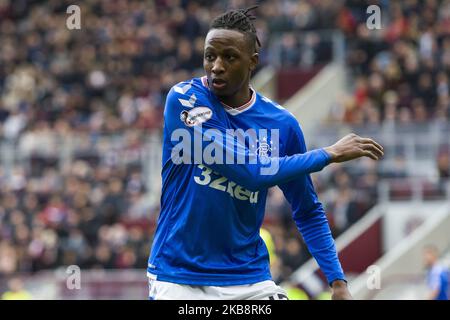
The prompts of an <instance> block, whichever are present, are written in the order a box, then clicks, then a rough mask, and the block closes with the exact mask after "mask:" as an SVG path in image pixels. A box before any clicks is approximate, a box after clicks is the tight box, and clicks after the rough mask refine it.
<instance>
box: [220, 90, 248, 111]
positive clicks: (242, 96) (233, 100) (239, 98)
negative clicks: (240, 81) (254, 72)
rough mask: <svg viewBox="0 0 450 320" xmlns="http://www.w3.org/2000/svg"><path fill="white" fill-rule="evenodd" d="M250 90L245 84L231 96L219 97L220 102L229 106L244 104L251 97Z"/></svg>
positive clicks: (235, 106) (237, 106) (236, 106)
mask: <svg viewBox="0 0 450 320" xmlns="http://www.w3.org/2000/svg"><path fill="white" fill-rule="evenodd" d="M252 94H253V92H252V90H251V89H250V86H248V85H247V86H245V87H244V88H243V89H242V90H239V91H238V92H236V93H235V94H234V95H232V96H228V97H219V100H220V102H222V103H224V104H226V105H227V106H229V107H231V108H239V107H240V106H242V105H244V104H246V103H247V102H249V101H250V99H251V98H252Z"/></svg>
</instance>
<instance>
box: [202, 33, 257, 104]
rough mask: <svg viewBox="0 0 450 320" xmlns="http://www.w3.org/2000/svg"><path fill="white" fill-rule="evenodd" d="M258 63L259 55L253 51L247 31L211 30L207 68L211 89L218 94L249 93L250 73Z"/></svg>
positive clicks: (206, 49)
mask: <svg viewBox="0 0 450 320" xmlns="http://www.w3.org/2000/svg"><path fill="white" fill-rule="evenodd" d="M257 62H258V54H256V53H254V52H251V48H250V45H249V44H248V41H247V38H246V37H245V35H244V34H243V33H241V32H239V31H235V30H226V29H212V30H210V31H209V32H208V34H207V36H206V39H205V50H204V57H203V67H204V68H205V72H206V75H207V77H208V82H209V86H210V89H211V90H212V91H213V93H214V94H215V95H217V96H218V97H226V98H230V97H233V96H235V95H239V94H245V95H248V85H249V79H250V73H251V71H253V70H254V69H255V68H256V64H257Z"/></svg>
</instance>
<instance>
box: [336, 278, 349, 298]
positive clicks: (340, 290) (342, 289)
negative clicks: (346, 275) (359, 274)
mask: <svg viewBox="0 0 450 320" xmlns="http://www.w3.org/2000/svg"><path fill="white" fill-rule="evenodd" d="M331 291H332V293H331V300H353V297H352V295H351V294H350V291H348V287H347V282H345V281H343V280H336V281H333V283H332V284H331Z"/></svg>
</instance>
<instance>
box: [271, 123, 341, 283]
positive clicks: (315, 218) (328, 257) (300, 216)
mask: <svg viewBox="0 0 450 320" xmlns="http://www.w3.org/2000/svg"><path fill="white" fill-rule="evenodd" d="M295 122H296V121H295ZM292 130H293V131H294V134H292V135H291V136H292V137H295V138H294V139H289V140H288V143H287V149H286V151H287V154H298V153H302V154H305V153H307V150H306V145H305V140H304V137H303V133H302V130H301V128H300V126H299V124H298V123H297V122H296V124H295V126H294V128H292ZM279 187H280V189H281V190H282V191H283V193H284V195H285V197H286V199H287V200H288V202H289V203H290V204H291V207H292V214H293V218H294V221H295V223H296V225H297V228H298V230H299V231H300V233H301V234H302V236H303V239H304V240H305V243H306V246H307V247H308V250H309V252H310V253H311V254H312V256H313V257H314V258H315V260H316V261H317V263H318V264H319V266H320V269H321V270H322V272H323V273H324V274H325V276H326V278H327V281H328V283H329V284H331V283H332V282H333V281H334V280H338V279H341V280H345V275H344V272H343V270H342V267H341V264H340V262H339V258H338V255H337V251H336V246H335V243H334V239H333V237H332V235H331V230H330V227H329V225H328V220H327V218H326V214H325V210H324V209H323V206H322V204H321V203H320V201H319V199H318V197H317V194H316V192H315V190H314V186H313V183H312V180H311V177H310V176H309V174H304V175H302V176H299V177H297V179H295V180H293V181H290V182H288V183H286V184H282V185H280V186H279Z"/></svg>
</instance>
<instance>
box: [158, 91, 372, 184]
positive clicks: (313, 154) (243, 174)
mask: <svg viewBox="0 0 450 320" xmlns="http://www.w3.org/2000/svg"><path fill="white" fill-rule="evenodd" d="M178 91H180V90H178ZM192 94H196V101H197V102H198V104H196V105H201V106H208V105H209V101H208V100H207V99H206V98H205V97H202V93H201V92H189V91H186V92H184V93H180V92H177V91H176V90H174V88H172V89H171V90H170V92H169V94H168V96H167V100H166V108H165V113H164V119H165V126H166V129H165V130H167V133H168V135H170V136H171V137H172V136H173V134H174V133H176V134H177V133H180V132H179V130H180V129H181V130H182V132H181V133H180V136H181V134H183V133H186V135H183V140H184V139H188V145H190V146H192V148H188V149H187V150H183V159H187V160H188V163H197V162H198V159H196V157H195V154H196V153H197V154H198V153H200V154H203V151H204V150H205V148H207V147H209V148H212V147H213V148H214V149H216V150H222V153H223V154H224V155H225V154H227V155H231V156H232V157H233V159H238V158H241V157H242V156H244V157H245V158H247V159H250V158H253V159H256V161H255V163H249V162H245V163H244V164H239V163H236V161H234V162H233V163H232V164H227V163H226V162H225V161H223V162H224V163H223V164H218V163H204V164H205V165H207V166H208V167H210V168H211V169H212V170H215V171H217V172H219V173H220V174H221V175H223V176H224V177H226V178H228V179H230V180H232V181H236V182H239V184H241V185H242V186H243V187H245V188H247V189H249V190H250V191H257V190H261V189H266V188H269V187H272V186H275V185H278V184H283V183H286V182H288V181H291V180H294V179H297V178H299V177H301V176H302V175H304V174H308V173H312V172H317V171H320V170H322V169H323V168H324V167H325V166H326V165H328V164H329V163H330V161H336V159H341V158H342V157H343V156H342V154H345V156H346V159H349V158H354V157H361V156H364V155H368V153H367V152H368V149H372V148H374V147H373V146H372V144H371V143H367V146H368V147H367V148H365V147H363V146H361V147H360V148H355V147H354V145H355V144H357V143H356V142H355V138H353V137H351V138H350V139H346V140H344V139H342V140H341V141H340V142H338V143H337V144H336V145H333V146H331V147H329V148H328V149H327V150H325V149H316V150H312V151H308V152H305V153H302V154H294V155H291V156H287V157H271V158H265V159H260V157H259V156H258V155H256V154H253V153H252V151H251V150H249V149H248V148H246V147H245V146H244V145H242V144H240V143H239V140H238V139H237V138H236V137H230V136H229V134H228V133H227V130H226V129H227V128H226V127H225V125H224V123H223V121H221V119H220V118H219V117H218V116H217V115H215V114H213V115H212V117H211V118H210V119H208V120H207V121H204V122H203V123H202V124H201V125H194V126H187V125H186V124H185V123H183V121H182V120H181V119H180V114H181V112H182V111H187V112H189V110H190V108H188V107H186V106H185V105H183V103H181V102H180V101H189V100H190V99H191V98H192ZM180 99H181V100H180ZM202 99H203V100H202ZM185 104H186V103H185ZM214 132H218V133H220V134H221V135H222V136H223V137H225V139H223V140H222V139H215V137H214ZM196 136H197V137H200V139H198V138H197V141H198V140H200V146H199V147H197V149H196V150H195V145H196V141H195V140H196V139H195V137H196ZM229 139H232V140H234V144H233V146H232V147H231V148H230V147H229V144H228V143H225V141H227V140H229ZM171 140H172V139H171ZM175 140H176V139H175ZM352 141H353V144H352ZM172 143H173V144H174V146H176V145H178V144H179V141H173V140H172ZM235 145H239V147H238V148H235V147H234V146H235ZM349 147H350V148H349ZM198 149H201V150H198ZM173 151H177V150H176V148H174V149H173ZM369 151H370V154H374V155H375V156H380V154H379V153H377V151H376V150H369ZM175 153H176V152H175ZM196 160H197V161H196ZM183 161H184V160H183ZM184 163H186V162H184Z"/></svg>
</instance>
